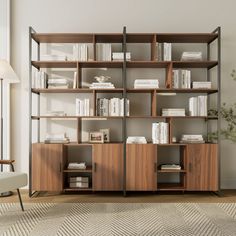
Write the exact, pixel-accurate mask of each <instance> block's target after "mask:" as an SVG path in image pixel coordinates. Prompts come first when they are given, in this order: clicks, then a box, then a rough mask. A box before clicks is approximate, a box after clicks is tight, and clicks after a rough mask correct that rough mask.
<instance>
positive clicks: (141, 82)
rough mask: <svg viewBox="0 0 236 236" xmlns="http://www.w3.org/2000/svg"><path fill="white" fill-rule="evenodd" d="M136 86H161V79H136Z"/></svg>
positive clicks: (137, 87) (139, 87)
mask: <svg viewBox="0 0 236 236" xmlns="http://www.w3.org/2000/svg"><path fill="white" fill-rule="evenodd" d="M134 88H135V89H141V88H144V89H146V88H151V89H152V88H159V80H158V79H136V80H135V81H134Z"/></svg>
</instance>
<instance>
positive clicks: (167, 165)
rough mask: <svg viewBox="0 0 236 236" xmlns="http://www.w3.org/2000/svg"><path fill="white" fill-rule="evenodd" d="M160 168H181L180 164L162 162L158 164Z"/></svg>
mask: <svg viewBox="0 0 236 236" xmlns="http://www.w3.org/2000/svg"><path fill="white" fill-rule="evenodd" d="M160 169H161V170H181V165H179V164H162V165H161V166H160Z"/></svg>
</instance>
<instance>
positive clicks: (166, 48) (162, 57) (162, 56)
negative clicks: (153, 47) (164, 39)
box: [157, 43, 172, 61]
mask: <svg viewBox="0 0 236 236" xmlns="http://www.w3.org/2000/svg"><path fill="white" fill-rule="evenodd" d="M171 51H172V45H171V43H157V60H158V61H171V60H172V56H171V54H172V52H171Z"/></svg>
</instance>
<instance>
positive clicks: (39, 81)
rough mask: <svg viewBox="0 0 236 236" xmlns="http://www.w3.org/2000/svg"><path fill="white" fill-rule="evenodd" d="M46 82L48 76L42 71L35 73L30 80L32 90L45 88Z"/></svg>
mask: <svg viewBox="0 0 236 236" xmlns="http://www.w3.org/2000/svg"><path fill="white" fill-rule="evenodd" d="M47 80H48V75H47V74H46V73H45V72H44V71H35V72H34V76H33V80H32V88H36V89H39V88H47Z"/></svg>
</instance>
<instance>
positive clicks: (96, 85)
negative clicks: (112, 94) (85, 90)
mask: <svg viewBox="0 0 236 236" xmlns="http://www.w3.org/2000/svg"><path fill="white" fill-rule="evenodd" d="M89 88H90V89H114V88H115V86H114V84H113V83H111V82H104V83H101V82H94V83H92V84H91V86H90V87H89Z"/></svg>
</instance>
